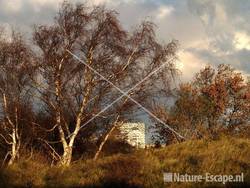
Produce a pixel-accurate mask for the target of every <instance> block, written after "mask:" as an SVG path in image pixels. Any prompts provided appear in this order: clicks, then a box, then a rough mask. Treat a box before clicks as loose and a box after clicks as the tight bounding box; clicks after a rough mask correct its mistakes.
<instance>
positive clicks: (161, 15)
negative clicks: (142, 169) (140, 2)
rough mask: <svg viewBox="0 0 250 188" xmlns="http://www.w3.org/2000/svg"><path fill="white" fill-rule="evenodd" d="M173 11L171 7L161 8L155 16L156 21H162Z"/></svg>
mask: <svg viewBox="0 0 250 188" xmlns="http://www.w3.org/2000/svg"><path fill="white" fill-rule="evenodd" d="M173 11H174V8H173V7H172V6H161V7H159V9H158V13H157V15H156V18H157V19H163V18H165V17H166V16H168V15H170V14H171V13H172V12H173Z"/></svg>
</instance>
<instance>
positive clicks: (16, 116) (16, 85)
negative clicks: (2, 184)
mask: <svg viewBox="0 0 250 188" xmlns="http://www.w3.org/2000/svg"><path fill="white" fill-rule="evenodd" d="M32 74H33V71H32V53H31V50H30V48H29V47H28V46H27V45H26V44H25V42H24V40H23V38H22V36H21V35H20V34H19V33H16V32H13V34H12V37H11V39H10V41H4V40H2V41H1V42H0V104H1V110H2V113H1V119H0V121H1V127H0V130H1V133H0V136H1V138H2V139H4V141H5V142H6V143H7V144H8V145H10V150H9V152H8V153H7V155H6V158H7V157H8V156H10V160H9V162H8V164H9V165H11V164H13V162H14V161H15V160H16V159H17V158H18V156H19V151H20V146H21V142H22V131H23V130H22V126H23V123H24V121H25V120H27V117H25V116H24V114H25V113H26V111H27V110H28V109H30V110H32V106H31V100H30V99H31V98H30V97H29V93H30V77H31V76H32Z"/></svg>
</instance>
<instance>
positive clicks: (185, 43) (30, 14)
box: [0, 0, 250, 79]
mask: <svg viewBox="0 0 250 188" xmlns="http://www.w3.org/2000/svg"><path fill="white" fill-rule="evenodd" d="M61 2H63V0H11V1H7V0H0V24H1V25H5V26H7V27H8V28H10V27H11V26H15V27H16V28H19V29H20V30H22V31H23V32H24V33H27V35H30V34H31V30H32V25H34V24H49V23H51V22H52V21H53V17H54V16H55V14H56V11H57V10H58V7H59V5H60V3H61ZM70 2H72V3H74V2H85V3H87V4H88V5H90V6H91V5H103V4H104V5H105V6H106V7H107V8H111V9H114V10H116V11H117V12H119V19H120V20H121V23H122V24H123V25H124V27H125V28H126V29H130V28H133V26H134V25H136V24H138V23H140V22H141V21H142V20H145V19H147V20H152V21H154V22H155V23H156V24H157V26H158V27H157V33H156V34H157V37H158V40H159V41H163V42H165V43H167V42H168V41H170V40H172V39H177V40H179V43H180V45H181V47H180V50H181V52H180V54H179V59H180V62H179V63H180V65H179V66H180V68H181V70H182V71H183V77H184V78H185V79H186V78H191V77H192V74H193V73H194V72H195V71H198V69H199V68H201V67H202V66H204V65H205V64H211V65H214V66H216V65H218V64H219V63H229V64H232V65H233V66H235V67H236V68H237V69H239V70H242V71H244V72H245V73H246V74H249V73H250V63H248V60H249V59H250V58H249V57H250V56H249V54H250V22H249V21H248V20H249V19H250V1H249V0H241V1H235V0H220V1H216V0H183V1H172V0H157V1H155V0H71V1H70Z"/></svg>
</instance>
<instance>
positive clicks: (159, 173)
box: [0, 137, 250, 187]
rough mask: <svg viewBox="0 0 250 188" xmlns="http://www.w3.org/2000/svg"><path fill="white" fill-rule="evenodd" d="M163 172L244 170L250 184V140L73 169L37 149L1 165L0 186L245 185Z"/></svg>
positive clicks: (83, 163)
mask: <svg viewBox="0 0 250 188" xmlns="http://www.w3.org/2000/svg"><path fill="white" fill-rule="evenodd" d="M163 172H179V173H181V174H185V173H188V174H202V175H204V174H205V173H206V172H209V173H211V174H240V173H241V172H243V173H244V182H245V183H244V185H245V186H247V184H248V185H249V184H250V140H249V139H241V138H228V137H223V138H221V139H219V140H216V141H207V140H195V141H187V142H184V143H180V144H174V145H170V146H168V147H165V148H159V149H147V150H139V151H135V152H133V153H130V154H114V155H111V156H103V157H101V158H100V159H99V160H97V161H96V162H94V161H93V160H92V159H82V160H78V161H76V162H74V163H73V164H72V166H71V167H70V168H64V169H63V168H59V167H56V166H54V167H51V166H50V165H49V164H48V162H47V161H46V160H45V159H43V158H42V157H41V156H39V155H38V154H34V156H33V157H32V158H28V157H27V158H26V159H22V160H21V162H19V163H17V164H15V165H14V166H12V167H11V168H8V169H5V170H1V176H0V183H1V185H0V187H20V186H22V187H225V186H226V187H235V186H238V187H242V186H243V184H239V183H238V184H226V185H223V184H221V183H218V184H213V183H204V182H202V183H164V182H163Z"/></svg>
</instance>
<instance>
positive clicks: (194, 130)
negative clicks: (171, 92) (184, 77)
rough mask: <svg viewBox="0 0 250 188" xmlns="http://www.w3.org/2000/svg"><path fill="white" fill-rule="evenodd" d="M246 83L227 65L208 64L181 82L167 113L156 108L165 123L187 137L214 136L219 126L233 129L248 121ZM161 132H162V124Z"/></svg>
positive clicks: (239, 74) (247, 91)
mask: <svg viewBox="0 0 250 188" xmlns="http://www.w3.org/2000/svg"><path fill="white" fill-rule="evenodd" d="M248 88H249V85H248V84H247V82H246V81H245V80H244V79H243V76H242V75H241V73H239V72H236V71H235V70H234V69H233V68H232V67H231V66H229V65H224V64H222V65H219V66H218V68H217V70H215V69H214V68H212V67H210V66H208V67H205V68H204V69H202V70H201V71H200V72H199V73H197V74H196V76H195V78H194V80H193V81H192V82H190V83H186V84H181V85H180V88H179V90H178V91H177V93H176V94H177V99H176V102H175V104H174V106H173V107H172V108H171V110H170V112H167V111H166V109H163V108H161V107H157V108H156V109H158V110H156V112H157V114H160V115H162V116H163V117H164V118H165V122H167V123H168V124H170V125H172V127H178V128H177V129H178V130H179V131H181V132H183V134H184V135H185V136H186V137H189V138H193V137H195V138H201V137H203V136H204V135H205V134H208V136H212V137H214V136H215V135H216V134H217V133H218V131H216V130H220V129H227V130H230V131H233V130H235V128H236V127H239V126H241V125H245V124H247V123H248V121H249V115H250V113H249V104H250V102H249V89H248ZM159 130H160V133H161V135H162V133H164V132H165V129H164V127H161V128H160V129H159Z"/></svg>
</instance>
